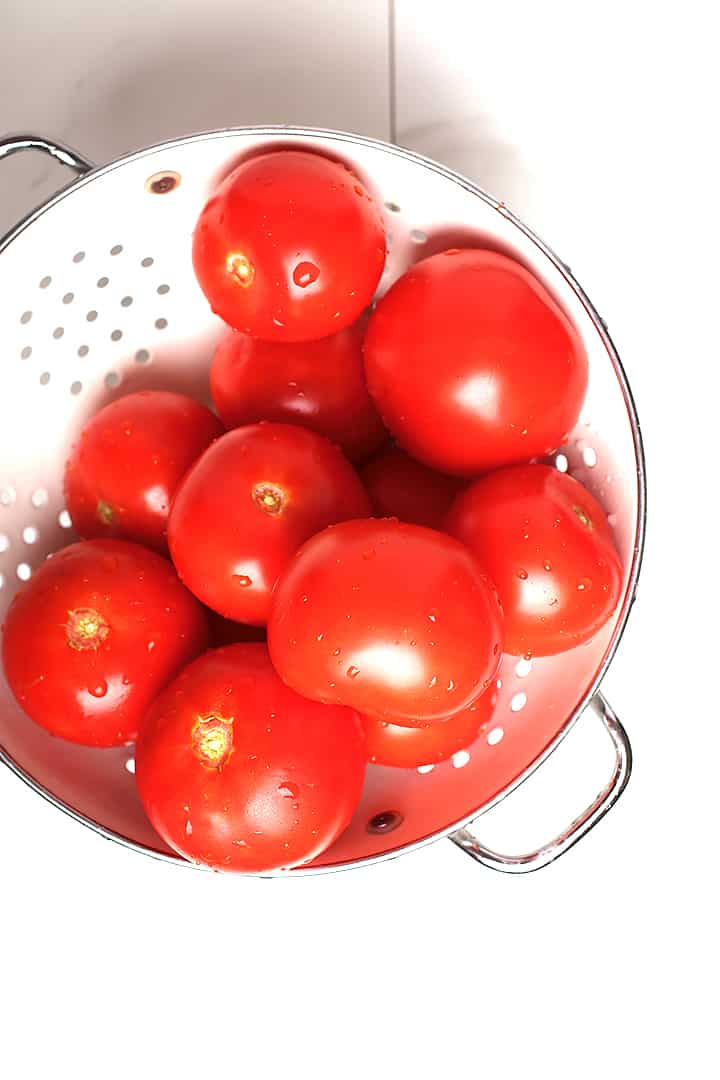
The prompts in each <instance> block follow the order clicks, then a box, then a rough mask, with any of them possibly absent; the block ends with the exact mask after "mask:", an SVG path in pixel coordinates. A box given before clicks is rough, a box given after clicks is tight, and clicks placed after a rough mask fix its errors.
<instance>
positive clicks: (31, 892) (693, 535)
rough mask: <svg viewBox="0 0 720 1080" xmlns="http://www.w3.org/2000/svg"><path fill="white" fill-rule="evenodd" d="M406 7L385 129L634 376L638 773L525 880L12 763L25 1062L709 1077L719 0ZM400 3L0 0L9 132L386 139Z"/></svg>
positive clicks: (537, 811)
mask: <svg viewBox="0 0 720 1080" xmlns="http://www.w3.org/2000/svg"><path fill="white" fill-rule="evenodd" d="M396 8H397V12H396V15H397V17H396V49H397V53H396V57H397V139H398V141H399V142H400V143H403V144H405V145H407V146H410V147H412V148H414V149H418V150H420V151H422V152H424V153H427V154H429V155H431V156H433V157H435V158H437V159H439V160H441V161H443V162H445V163H446V164H449V165H450V166H453V167H455V168H457V169H459V170H460V171H462V172H464V173H466V174H467V175H469V176H471V177H473V178H474V179H477V180H479V181H480V182H481V183H482V184H483V186H485V187H486V188H487V189H489V190H491V191H492V192H493V193H494V194H496V195H497V196H498V197H500V198H502V199H504V200H505V201H506V202H507V203H508V205H509V206H510V207H511V208H512V209H514V210H515V211H516V212H517V213H519V214H520V215H521V216H522V217H524V218H525V219H526V220H527V221H528V223H529V224H530V225H532V226H534V227H535V228H536V229H537V230H538V231H539V232H540V234H541V235H542V236H543V237H544V238H546V239H547V240H548V242H549V243H550V244H551V245H552V246H553V247H554V248H555V250H557V251H559V252H560V254H561V255H562V257H563V258H564V259H565V260H566V261H568V262H569V263H570V265H571V266H572V268H573V270H574V272H575V273H576V275H577V276H578V277H579V279H580V281H581V282H582V283H583V285H584V286H585V287H586V289H587V291H588V292H589V293H590V295H591V297H592V298H593V300H594V302H595V303H596V305H597V306H598V307H599V309H600V311H601V313H602V314H603V315H604V316H605V318H606V319H607V321H608V323H609V326H610V331H611V333H612V334H613V336H614V339H615V341H616V344H617V346H618V348H619V350H620V353H621V355H622V356H623V358H624V361H625V366H626V370H627V372H628V375H629V378H630V381H631V384H632V387H633V390H634V392H635V395H636V399H637V404H638V408H639V411H640V417H641V421H642V424H643V430H644V434H645V440H646V451H647V455H648V462H649V473H650V521H649V532H648V544H647V556H646V561H645V566H644V571H643V575H642V578H641V582H640V589H639V593H638V602H637V604H636V606H635V609H634V611H633V615H632V619H631V623H630V626H629V629H628V631H627V633H626V636H625V638H624V640H623V643H622V646H621V649H620V652H619V654H618V655H617V657H616V658H615V661H614V663H613V665H612V668H611V671H610V672H609V674H608V676H607V678H606V681H605V684H604V690H605V691H606V693H607V696H608V697H609V699H610V700H611V701H612V703H613V705H614V706H615V708H616V709H617V711H618V713H619V714H620V716H621V717H622V718H623V720H624V721H625V723H626V726H627V727H628V729H629V731H630V734H631V738H632V741H633V746H634V750H635V759H636V760H635V772H634V776H633V779H632V781H631V784H630V787H629V788H628V791H627V792H626V794H625V795H624V796H623V799H622V800H621V802H620V803H619V804H618V806H617V807H616V808H615V810H613V812H612V813H611V814H610V815H609V816H608V817H607V818H606V819H605V820H604V821H603V822H602V823H601V825H599V826H598V828H597V829H596V830H595V831H594V832H593V833H592V834H591V835H590V836H589V837H587V838H586V840H585V841H583V843H582V844H580V845H578V846H577V847H576V848H574V849H573V850H572V852H571V853H570V854H569V855H567V857H566V858H564V859H563V860H561V861H560V862H559V863H557V864H555V865H554V866H552V867H550V868H549V869H547V870H545V871H542V872H540V873H538V874H535V875H530V876H529V877H525V878H519V877H518V878H513V877H505V876H501V875H497V874H493V873H492V872H490V871H486V870H484V869H482V868H481V867H479V866H477V865H476V864H474V863H473V862H472V861H471V860H470V859H469V858H467V856H464V855H463V854H462V853H461V852H459V851H458V850H457V849H455V848H454V847H453V846H452V845H451V844H450V843H447V842H440V843H437V844H434V845H432V846H430V847H429V848H425V849H424V850H422V851H420V852H417V853H415V854H411V855H408V856H404V857H403V858H401V859H399V860H394V861H392V862H389V863H385V864H383V865H381V866H378V867H373V868H368V869H365V870H359V871H354V872H352V873H346V874H338V875H330V876H326V877H321V878H313V879H299V880H296V881H289V882H288V881H255V880H247V881H246V880H236V879H228V878H222V877H219V876H217V875H209V874H201V873H194V872H191V871H186V870H184V869H179V868H178V869H174V868H171V867H167V866H165V865H162V864H156V863H154V862H152V861H151V860H148V859H142V858H140V857H139V856H136V855H133V854H132V853H129V852H126V851H124V850H122V849H120V848H118V847H116V846H115V845H112V844H109V843H108V842H106V841H103V840H101V839H99V838H98V837H96V836H95V835H93V834H92V833H90V832H89V831H88V830H85V829H82V828H81V827H80V826H78V825H77V824H75V823H74V822H72V821H71V820H69V819H68V818H65V817H64V816H63V815H61V814H59V813H58V812H57V811H55V810H53V809H52V808H51V807H50V806H48V805H46V804H45V803H43V802H42V800H40V799H38V798H37V797H36V796H35V795H33V794H32V793H31V792H30V790H29V789H27V788H26V787H24V786H23V785H22V784H21V783H20V782H19V781H18V780H16V779H15V778H14V777H12V776H11V775H10V774H9V773H7V772H2V773H1V774H0V842H1V843H2V854H3V861H2V884H1V886H0V916H1V922H0V925H1V926H2V956H1V960H0V1031H1V1040H2V1041H1V1044H0V1045H1V1048H2V1055H3V1064H2V1066H0V1068H1V1069H2V1073H3V1075H7V1076H8V1077H10V1078H12V1080H24V1078H25V1077H28V1078H29V1077H39V1076H45V1075H50V1074H51V1073H52V1074H53V1075H55V1074H57V1073H58V1072H60V1073H63V1074H64V1073H65V1072H66V1071H67V1072H69V1073H71V1074H72V1075H74V1076H75V1077H76V1078H78V1080H83V1078H85V1077H88V1078H89V1077H93V1078H95V1077H98V1076H102V1077H108V1078H114V1077H123V1078H125V1077H131V1076H140V1077H145V1076H153V1075H157V1076H203V1077H207V1076H212V1077H215V1076H218V1077H220V1076H221V1077H225V1076H235V1075H238V1076H239V1075H252V1076H262V1077H264V1076H272V1077H274V1076H278V1077H283V1078H288V1077H300V1076H304V1075H306V1074H307V1075H309V1076H312V1077H326V1076H327V1077H332V1078H336V1077H342V1078H348V1077H349V1078H352V1077H356V1076H357V1077H366V1076H368V1075H371V1076H380V1077H386V1076H387V1077H399V1076H402V1077H404V1076H407V1075H411V1074H414V1075H416V1076H423V1077H424V1076H439V1075H442V1076H444V1077H450V1078H453V1080H455V1078H464V1077H477V1076H487V1077H501V1078H503V1077H511V1078H514V1077H526V1076H540V1077H543V1076H545V1075H547V1076H553V1077H556V1078H565V1077H567V1078H568V1080H569V1078H573V1080H577V1078H582V1080H592V1078H594V1077H600V1076H603V1077H604V1076H607V1075H609V1074H611V1073H614V1074H615V1075H617V1076H619V1077H622V1078H624V1077H630V1076H635V1075H639V1076H652V1077H654V1078H655V1077H665V1076H668V1077H676V1076H678V1075H682V1076H692V1077H700V1078H704V1077H710V1076H714V1075H717V1073H716V1069H717V1055H716V1052H715V1042H716V1040H715V1036H714V1034H713V1031H714V1026H715V1022H716V1015H715V1014H716V1009H715V1007H714V1006H713V997H715V1000H716V990H715V987H716V972H715V968H716V964H717V960H718V937H717V918H716V912H717V907H718V894H717V890H716V886H715V882H714V876H713V874H712V865H713V863H714V861H715V852H716V848H717V840H716V827H717V822H718V812H717V802H716V799H715V790H716V784H717V781H716V775H717V754H718V749H720V747H719V745H718V719H719V718H720V717H719V713H720V709H719V708H718V701H717V687H716V683H717V641H718V632H717V624H716V616H715V612H716V610H717V607H718V600H720V590H719V589H718V555H717V552H718V531H717V524H718V511H717V495H716V492H717V474H716V461H717V449H718V442H717V394H718V390H719V389H720V382H719V380H718V374H717V367H718V361H719V359H720V357H719V355H718V352H719V350H718V335H717V329H716V316H715V315H714V311H716V310H717V304H718V301H717V283H718V273H717V265H716V257H717V244H718V239H720V237H718V226H717V214H716V209H715V208H716V203H717V166H716V162H715V155H716V152H717V146H716V140H717V124H716V117H715V110H716V105H717V99H718V89H719V87H718V80H717V78H716V77H715V76H714V75H712V74H711V72H712V70H713V68H714V67H715V66H716V65H715V57H714V55H713V32H712V29H711V5H709V4H707V3H702V2H700V0H697V2H696V0H690V2H686V3H684V4H683V5H682V7H681V8H673V9H670V8H666V7H664V6H662V5H658V4H650V3H647V4H646V3H641V2H628V0H625V2H624V3H617V2H615V0H606V2H605V3H604V4H603V5H602V6H596V5H593V6H592V7H591V6H590V5H587V4H578V3H577V2H575V3H557V2H555V3H553V2H550V3H544V4H531V3H529V2H521V0H505V2H504V3H502V4H490V3H484V2H482V3H476V2H468V3H462V2H458V0H455V2H447V0H446V2H444V3H442V4H438V3H425V2H418V0H415V2H411V0H398V2H397V4H396ZM387 30H388V21H387V7H386V4H385V2H384V0H383V2H381V0H373V2H367V0H366V2H365V3H363V4H353V5H340V4H333V3H330V2H327V3H320V2H314V3H312V2H310V0H305V2H303V0H292V2H289V3H288V2H283V0H272V2H266V3H264V4H259V3H258V4H252V3H249V2H246V0H234V2H230V0H205V3H203V4H202V5H198V4H196V3H191V2H190V0H175V2H173V3H168V2H164V3H163V2H160V3H157V4H154V5H152V6H149V5H147V4H144V3H140V0H127V3H125V4H124V5H121V6H117V5H116V6H115V7H113V8H107V9H106V8H105V7H104V5H99V4H95V3H91V0H68V2H67V3H66V4H65V5H63V7H62V10H56V9H55V5H54V4H51V3H50V0H24V2H23V3H22V4H21V3H20V0H5V2H4V4H3V6H2V8H1V9H0V40H1V41H2V44H3V64H2V66H1V68H0V131H8V130H15V131H18V130H21V129H23V130H25V129H30V130H36V131H38V132H41V133H46V134H48V135H52V136H54V137H57V138H61V139H65V140H67V141H68V142H70V143H71V144H74V145H76V146H77V147H78V148H79V149H80V150H81V151H83V152H84V153H86V154H87V155H88V156H90V157H92V158H94V159H95V160H98V161H105V160H109V159H111V158H112V157H114V156H117V155H118V154H120V153H122V152H124V151H126V150H130V149H133V148H136V147H139V146H142V145H144V144H147V143H150V142H155V141H159V140H161V139H163V138H166V137H168V136H171V135H179V134H183V133H187V132H190V131H193V130H199V129H202V128H211V127H219V126H222V125H225V124H244V123H260V122H266V121H268V122H294V123H304V124H317V125H323V126H328V127H338V128H344V129H347V130H356V131H360V132H363V133H367V134H371V135H375V136H379V137H388V135H389V134H390V123H389V111H388V104H389V101H388V98H389V95H388V56H389V48H388V32H387ZM63 179H64V177H63V176H62V173H61V172H60V171H59V170H57V169H56V168H55V167H53V166H48V165H46V163H45V161H44V160H43V159H32V160H22V161H20V160H18V159H17V158H15V159H13V160H12V161H9V162H5V163H3V168H2V170H1V171H0V231H1V230H2V228H3V227H5V226H9V225H10V224H11V223H12V221H13V220H15V218H16V217H17V216H18V214H19V213H21V212H22V211H23V210H24V209H26V208H29V207H30V206H31V205H32V204H34V203H36V202H38V201H39V200H40V199H41V198H44V197H46V196H47V195H48V194H50V193H51V192H52V190H54V187H55V186H56V185H57V184H58V183H60V182H62V180H63ZM595 746H598V747H601V746H602V743H598V741H597V739H596V737H595V735H594V734H593V733H592V731H588V732H587V733H583V731H582V729H581V728H580V727H578V728H577V729H575V731H574V732H573V733H572V734H571V736H570V737H569V738H568V740H567V741H566V743H565V744H563V746H562V748H561V749H560V751H558V753H557V754H556V755H554V757H553V758H552V759H551V760H550V762H548V763H547V765H546V766H545V768H544V769H543V771H542V775H540V776H538V777H537V778H535V779H533V780H532V781H530V782H529V783H528V784H527V785H525V787H524V788H523V789H522V790H521V791H520V792H518V793H517V795H516V796H514V797H513V800H512V806H510V804H509V803H507V804H504V805H503V806H502V807H501V808H500V809H499V810H498V811H496V812H495V820H494V821H493V822H491V821H490V819H488V820H487V823H486V825H487V828H485V825H483V830H484V836H486V837H487V840H488V841H489V842H490V843H497V844H501V843H502V844H505V846H506V847H510V846H511V845H513V844H514V845H515V849H516V850H517V849H519V848H522V847H523V846H526V845H527V844H529V843H532V842H534V841H537V840H541V839H544V838H546V830H547V829H552V828H553V827H556V826H559V825H560V824H561V823H562V822H563V821H564V820H566V819H568V818H569V817H570V816H572V814H573V813H574V812H575V811H576V810H577V809H578V808H579V806H580V805H581V804H582V802H583V801H584V800H586V799H587V798H588V797H589V796H591V795H592V794H594V788H593V778H592V777H593V769H597V768H598V767H599V768H600V770H602V757H600V758H598V759H597V760H598V761H599V762H600V765H599V766H597V765H596V764H595V763H594V762H595V760H596V759H595V758H594V757H593V756H592V755H591V754H590V750H591V749H592V748H593V747H595ZM597 779H598V778H597V777H596V780H597ZM588 784H589V785H590V786H589V787H588V786H587V785H588ZM711 1025H712V1026H711Z"/></svg>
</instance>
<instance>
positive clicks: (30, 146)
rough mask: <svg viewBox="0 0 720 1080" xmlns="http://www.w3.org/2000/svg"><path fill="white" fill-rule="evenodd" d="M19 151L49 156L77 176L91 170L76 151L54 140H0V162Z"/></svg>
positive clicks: (10, 137) (31, 137)
mask: <svg viewBox="0 0 720 1080" xmlns="http://www.w3.org/2000/svg"><path fill="white" fill-rule="evenodd" d="M21 150H40V151H42V153H43V154H49V155H50V157H52V158H54V159H55V160H56V161H58V162H60V164H61V165H67V167H68V168H69V169H72V170H73V171H74V172H76V173H77V174H78V175H79V176H82V175H83V173H86V172H89V171H90V169H92V168H93V164H92V162H91V161H88V159H87V158H86V157H83V155H82V154H78V152H77V150H73V149H71V147H69V146H65V145H64V144H63V143H60V142H56V141H55V140H54V139H43V138H42V137H41V136H39V135H6V136H5V137H4V138H2V139H0V161H1V160H2V159H3V158H6V157H10V156H11V155H12V154H18V153H20V151H21Z"/></svg>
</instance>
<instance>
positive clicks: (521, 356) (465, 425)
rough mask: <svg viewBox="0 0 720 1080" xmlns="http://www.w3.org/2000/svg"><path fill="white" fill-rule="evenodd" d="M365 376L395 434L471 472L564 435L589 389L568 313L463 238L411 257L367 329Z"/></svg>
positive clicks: (552, 444)
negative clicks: (456, 246) (456, 245)
mask: <svg viewBox="0 0 720 1080" xmlns="http://www.w3.org/2000/svg"><path fill="white" fill-rule="evenodd" d="M364 347H365V371H366V376H367V381H368V387H369V390H370V393H371V394H372V396H373V398H374V399H375V402H376V404H377V406H378V409H379V411H380V414H381V415H382V417H383V419H384V420H385V423H386V425H387V426H388V427H389V429H390V431H391V432H392V434H393V435H394V436H395V438H396V439H397V441H398V442H399V443H400V445H401V446H403V447H404V448H405V449H406V450H407V451H408V452H409V453H410V454H411V455H412V456H413V457H415V458H417V459H418V460H420V461H423V462H425V464H427V465H430V466H432V467H433V468H435V469H439V470H440V471H443V472H448V473H454V474H457V475H460V476H473V475H477V474H478V473H481V472H485V471H486V470H488V469H492V468H496V467H498V466H500V465H507V464H510V463H512V462H518V461H527V460H529V459H530V458H533V457H539V456H542V455H544V454H547V453H549V452H550V451H551V450H553V449H555V448H556V447H558V446H559V445H561V444H562V443H563V442H564V440H565V437H566V436H567V434H568V432H569V431H570V430H571V429H572V427H573V426H574V424H575V423H576V422H577V419H578V416H579V414H580V409H581V407H582V403H583V400H584V397H585V392H586V389H587V370H588V365H587V357H586V355H585V352H584V349H583V346H582V342H581V340H580V337H579V335H578V333H577V331H576V330H575V329H574V327H573V325H572V323H571V322H570V320H569V319H568V317H567V316H566V315H565V313H564V312H563V311H562V310H561V309H560V307H559V306H558V305H557V304H556V303H555V301H554V300H553V299H552V297H551V296H550V294H549V293H548V292H547V290H546V289H545V288H544V286H542V285H541V284H540V282H538V281H537V280H536V279H535V278H534V277H533V276H532V274H531V273H530V272H529V271H528V270H526V269H525V268H524V267H523V266H521V265H520V264H519V263H517V262H515V261H514V260H512V259H509V258H507V257H506V256H504V255H499V254H497V253H496V252H494V251H481V250H471V249H466V250H456V251H445V252H441V253H440V254H439V255H433V256H431V257H430V258H428V259H424V260H423V261H422V262H419V263H417V264H416V265H415V266H413V267H412V268H411V269H410V270H409V271H408V272H407V273H406V274H404V275H403V277H401V278H400V279H399V280H398V281H397V282H396V283H395V284H394V285H393V287H392V288H391V289H390V290H389V292H388V293H387V294H386V295H385V296H384V297H383V298H382V300H380V301H379V302H378V304H377V307H376V308H375V311H374V312H373V314H372V316H371V318H370V325H369V327H368V331H367V334H366V337H365V346H364Z"/></svg>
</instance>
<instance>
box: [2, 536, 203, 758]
mask: <svg viewBox="0 0 720 1080" xmlns="http://www.w3.org/2000/svg"><path fill="white" fill-rule="evenodd" d="M206 646H207V621H206V619H205V615H204V613H203V610H202V608H201V607H200V604H198V602H197V601H196V600H195V599H194V597H192V596H191V595H190V593H189V592H188V591H187V590H186V589H185V588H184V587H183V586H182V585H181V584H180V581H179V580H178V577H177V574H176V573H175V571H174V570H173V568H172V566H170V564H169V563H168V562H166V560H165V559H161V558H160V556H159V555H156V554H155V553H154V552H152V551H148V550H146V549H145V548H142V547H140V546H139V545H137V544H129V543H126V542H125V541H123V540H87V541H84V542H82V543H79V544H73V545H71V546H70V547H67V548H64V549H63V550H62V551H59V552H58V553H57V554H56V555H53V557H52V558H51V559H48V561H47V562H45V563H43V565H42V566H41V567H40V568H39V569H38V570H36V571H35V574H34V575H33V577H32V578H31V580H30V581H29V582H28V583H27V585H25V586H24V587H23V588H22V589H21V590H20V592H19V593H18V594H17V595H16V597H15V599H14V600H13V602H12V604H11V605H10V609H9V610H8V613H7V616H6V619H5V626H4V636H3V661H4V664H5V674H6V676H7V681H8V684H9V686H10V689H11V690H12V692H13V694H14V695H15V697H16V698H17V700H18V702H19V704H20V705H21V706H22V708H23V709H24V710H25V712H26V713H27V714H28V716H30V717H31V719H33V720H35V721H36V722H37V723H38V724H40V725H41V726H42V727H44V728H47V730H48V731H49V732H51V733H52V734H53V735H60V736H62V738H64V739H69V740H70V741H71V742H77V743H83V744H85V745H86V746H118V745H121V744H123V743H127V742H130V741H132V740H133V739H134V738H135V737H136V735H137V732H138V727H139V725H140V723H141V721H142V719H143V716H144V714H145V711H146V710H147V708H148V706H149V705H150V702H151V701H152V700H153V698H154V697H155V696H156V695H157V693H158V692H159V691H160V690H161V689H162V688H163V687H164V686H165V684H166V683H167V682H168V681H169V680H170V679H171V678H172V677H173V676H174V675H175V674H176V672H177V671H178V670H179V669H180V668H181V667H182V666H183V664H186V663H187V662H188V661H189V660H192V659H193V658H194V657H195V656H197V654H198V653H199V652H201V651H202V650H203V649H204V648H205V647H206Z"/></svg>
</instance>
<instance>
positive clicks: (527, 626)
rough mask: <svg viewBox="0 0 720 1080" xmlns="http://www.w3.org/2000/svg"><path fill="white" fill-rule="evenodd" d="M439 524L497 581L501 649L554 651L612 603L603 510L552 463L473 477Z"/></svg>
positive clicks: (592, 628) (617, 584)
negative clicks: (502, 619)
mask: <svg viewBox="0 0 720 1080" xmlns="http://www.w3.org/2000/svg"><path fill="white" fill-rule="evenodd" d="M446 524H447V528H448V531H449V532H450V533H452V534H453V535H454V536H456V537H458V539H459V540H462V541H463V542H464V543H465V544H467V545H468V547H469V548H470V549H471V550H472V551H474V552H475V554H476V555H477V557H478V559H479V561H480V562H481V563H482V565H483V566H484V567H485V568H486V570H487V572H488V573H489V574H490V575H491V577H492V579H493V581H494V582H495V584H496V586H497V589H498V593H499V595H500V602H501V604H502V607H503V611H504V614H505V649H506V652H509V653H513V654H515V655H516V656H521V655H528V656H549V655H551V654H553V653H559V652H563V651H564V650H565V649H569V648H571V647H572V646H573V645H579V644H580V643H581V642H583V641H587V640H588V639H589V638H591V637H592V636H593V634H595V633H597V631H598V630H599V629H600V628H601V627H602V626H603V625H604V624H605V623H606V622H607V620H608V619H609V618H610V616H611V615H612V613H613V611H614V610H615V608H616V607H617V605H618V603H619V600H620V596H621V592H622V580H623V572H622V566H621V565H620V558H619V556H618V553H617V551H616V549H615V545H614V543H613V537H612V533H611V531H610V526H609V525H608V523H607V518H606V516H605V512H604V511H603V508H602V507H601V506H600V504H599V503H598V502H597V500H596V499H594V498H593V496H592V495H591V494H590V492H589V491H586V490H585V488H584V487H583V486H582V485H581V484H579V483H578V482H577V480H574V479H573V478H572V477H571V476H567V475H565V474H564V473H561V472H558V471H557V469H553V468H551V467H550V466H548V465H517V466H514V467H512V468H508V469H501V470H499V471H498V472H495V473H491V474H490V475H489V476H485V477H483V478H482V479H480V480H476V481H475V483H474V484H471V485H470V487H469V488H468V489H467V490H466V491H465V492H463V493H462V494H461V495H459V496H458V499H457V501H456V502H455V504H454V506H453V507H452V509H451V511H450V513H449V515H448V518H447V523H446Z"/></svg>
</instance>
